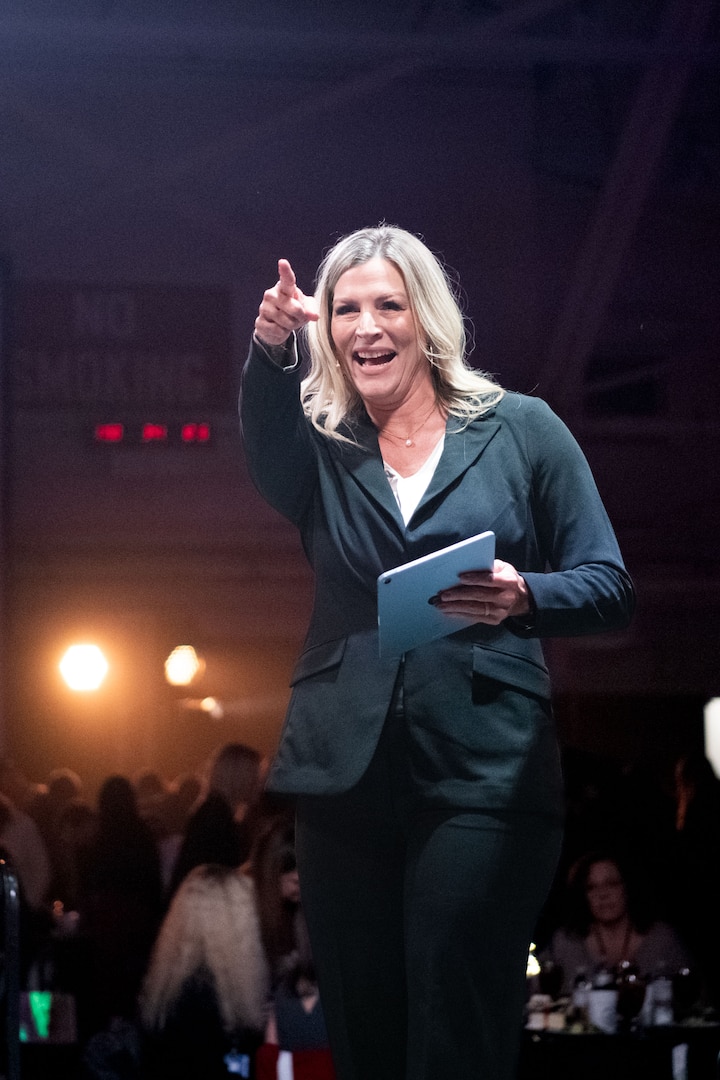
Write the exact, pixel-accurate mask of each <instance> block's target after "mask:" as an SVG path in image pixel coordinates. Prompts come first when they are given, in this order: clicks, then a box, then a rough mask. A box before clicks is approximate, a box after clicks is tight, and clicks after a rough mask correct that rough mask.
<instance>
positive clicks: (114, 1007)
mask: <svg viewBox="0 0 720 1080" xmlns="http://www.w3.org/2000/svg"><path fill="white" fill-rule="evenodd" d="M78 890H79V895H78V900H79V913H80V922H79V929H80V934H81V937H82V940H83V941H85V942H86V943H87V948H88V957H89V985H88V986H87V987H86V988H85V989H84V991H83V994H82V995H81V1001H80V1002H79V1008H80V1010H81V1019H83V1018H84V1021H83V1022H86V1023H87V1025H88V1029H89V1030H100V1029H102V1028H104V1027H107V1026H108V1025H109V1024H110V1023H111V1022H112V1021H113V1020H115V1019H116V1018H118V1017H122V1018H124V1019H126V1020H129V1019H132V1018H133V1017H134V1015H135V1004H136V1000H137V994H138V990H139V989H140V984H141V982H142V977H143V975H144V973H145V969H146V967H147V962H148V958H149V956H150V950H151V949H152V944H153V941H154V940H155V935H156V934H157V930H158V926H159V925H160V919H161V915H162V880H161V876H160V857H159V855H158V849H157V844H156V843H155V838H154V836H153V835H152V832H151V830H150V827H149V825H148V824H147V823H146V822H145V821H143V819H142V818H141V817H140V814H139V812H138V806H137V798H136V795H135V791H134V789H133V786H132V784H131V783H130V780H128V779H127V777H125V776H109V777H108V778H107V779H106V780H105V781H104V782H103V784H102V786H101V788H100V791H99V793H98V800H97V816H96V828H95V834H94V837H93V839H92V840H91V842H90V843H89V844H88V846H87V848H86V849H83V851H82V852H81V853H80V863H79V874H78Z"/></svg>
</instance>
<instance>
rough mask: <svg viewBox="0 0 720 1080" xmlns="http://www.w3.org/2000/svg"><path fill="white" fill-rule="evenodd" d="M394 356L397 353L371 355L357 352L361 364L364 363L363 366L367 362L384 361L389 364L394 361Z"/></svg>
mask: <svg viewBox="0 0 720 1080" xmlns="http://www.w3.org/2000/svg"><path fill="white" fill-rule="evenodd" d="M394 356H395V353H394V352H392V351H388V352H381V353H370V352H356V353H355V357H356V359H357V360H359V361H360V363H363V364H364V363H365V362H366V361H373V360H384V361H385V362H386V363H387V362H389V361H390V360H392V358H393V357H394Z"/></svg>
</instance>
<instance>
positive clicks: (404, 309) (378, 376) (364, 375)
mask: <svg viewBox="0 0 720 1080" xmlns="http://www.w3.org/2000/svg"><path fill="white" fill-rule="evenodd" d="M330 334H331V337H332V340H333V344H334V346H335V352H336V354H337V356H338V358H339V360H340V363H341V364H342V365H343V367H344V369H345V372H346V373H347V375H348V377H349V378H350V380H351V382H352V383H353V385H354V386H355V388H356V390H357V392H358V393H359V394H360V396H361V398H362V399H363V401H365V402H366V404H368V405H369V406H371V407H372V405H377V406H378V407H379V408H396V407H397V406H398V405H400V404H403V403H404V402H406V401H408V400H409V399H410V398H411V397H412V396H413V395H414V394H415V393H416V392H417V391H418V390H419V389H420V388H425V387H426V386H429V387H430V388H432V378H431V374H430V365H429V364H428V361H427V358H426V357H425V355H424V354H423V351H422V349H421V348H420V342H419V339H418V331H417V326H416V323H415V316H414V314H413V312H412V309H411V307H410V301H409V299H408V295H407V292H406V289H405V282H404V281H403V278H402V275H401V273H400V271H399V270H398V269H397V267H396V266H394V265H393V264H392V263H390V262H388V261H387V260H386V259H381V258H379V257H376V258H374V259H370V260H369V261H368V262H365V263H360V265H358V266H353V267H351V269H350V270H346V271H345V273H344V274H341V276H340V277H339V278H338V282H337V285H336V286H335V294H334V297H333V306H332V316H331V321H330Z"/></svg>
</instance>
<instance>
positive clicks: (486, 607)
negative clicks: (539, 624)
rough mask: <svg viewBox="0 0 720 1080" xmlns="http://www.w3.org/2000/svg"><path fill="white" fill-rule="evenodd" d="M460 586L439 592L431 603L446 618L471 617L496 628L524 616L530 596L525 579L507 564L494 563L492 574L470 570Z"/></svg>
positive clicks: (528, 607)
mask: <svg viewBox="0 0 720 1080" xmlns="http://www.w3.org/2000/svg"><path fill="white" fill-rule="evenodd" d="M460 580H461V583H462V584H460V585H454V586H453V587H452V588H451V589H442V590H441V591H440V592H439V593H438V594H437V596H434V597H433V599H432V603H433V604H434V606H435V607H436V608H437V609H438V611H442V612H444V613H445V614H447V615H471V616H472V617H473V618H474V619H476V620H477V622H482V623H488V624H489V625H490V626H498V625H499V624H500V623H501V622H503V620H504V619H507V618H509V617H510V616H511V615H527V614H528V613H529V611H530V593H529V591H528V587H527V585H526V584H525V579H524V578H523V577H522V576H521V575H520V574H519V573H518V572H517V570H516V569H515V567H514V566H511V565H510V563H506V562H502V561H501V560H500V559H496V560H495V562H494V564H493V568H492V570H469V571H468V572H467V573H465V574H461V575H460Z"/></svg>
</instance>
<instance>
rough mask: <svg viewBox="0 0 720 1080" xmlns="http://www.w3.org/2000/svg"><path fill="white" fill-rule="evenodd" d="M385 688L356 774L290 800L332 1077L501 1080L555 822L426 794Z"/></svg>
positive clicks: (548, 872) (513, 1060)
mask: <svg viewBox="0 0 720 1080" xmlns="http://www.w3.org/2000/svg"><path fill="white" fill-rule="evenodd" d="M409 738H410V735H409V734H408V728H407V725H406V723H405V717H404V715H403V710H402V697H401V695H398V694H396V697H395V700H394V704H393V708H392V709H391V712H390V714H389V716H388V719H387V722H386V726H385V729H384V731H383V735H382V737H381V740H380V743H379V745H378V749H377V752H376V754H375V756H374V758H373V761H372V763H371V765H370V767H369V769H368V771H367V772H366V774H365V776H364V777H363V778H362V780H361V781H360V783H359V784H358V785H356V786H355V787H354V788H353V789H352V790H350V791H349V792H346V793H343V794H340V795H332V796H301V797H300V798H299V800H298V805H297V837H296V843H297V855H298V867H299V871H300V886H301V892H302V900H303V909H304V911H305V914H306V917H307V922H308V927H309V930H310V937H311V941H312V947H313V954H314V958H315V962H316V965H317V969H318V974H319V979H320V994H321V999H322V1003H323V1010H324V1013H325V1018H326V1022H327V1026H328V1032H329V1035H330V1042H331V1046H332V1051H333V1058H334V1061H335V1065H336V1070H337V1074H338V1080H512V1077H513V1076H514V1075H515V1070H516V1067H517V1055H518V1048H519V1043H520V1035H521V1027H522V1013H523V1005H524V1001H525V967H526V962H527V954H528V945H529V943H530V940H531V936H532V932H533V929H534V927H535V923H536V920H537V917H538V914H539V912H540V909H541V907H542V904H543V903H544V900H545V897H546V895H547V892H548V889H549V887H550V884H551V881H552V877H553V874H554V872H555V868H556V865H557V859H558V855H559V850H560V843H561V829H560V826H559V824H558V822H557V821H555V820H551V819H545V818H539V817H532V816H530V815H525V814H518V813H512V814H509V813H504V812H501V811H500V812H496V811H491V810H468V809H467V808H453V807H439V806H434V805H429V804H428V800H427V798H426V797H423V798H419V797H416V795H415V794H414V792H413V783H412V776H411V775H409V769H408V764H407V763H408V761H409V760H410V756H411V755H410V754H409V748H408V742H407V740H408V739H409Z"/></svg>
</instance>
